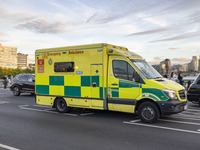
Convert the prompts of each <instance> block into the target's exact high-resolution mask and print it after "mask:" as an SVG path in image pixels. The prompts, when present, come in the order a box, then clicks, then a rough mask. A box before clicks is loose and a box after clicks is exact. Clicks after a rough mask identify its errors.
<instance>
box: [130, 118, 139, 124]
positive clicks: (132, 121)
mask: <svg viewBox="0 0 200 150" xmlns="http://www.w3.org/2000/svg"><path fill="white" fill-rule="evenodd" d="M138 121H140V119H137V120H133V121H130V122H133V123H135V122H138Z"/></svg>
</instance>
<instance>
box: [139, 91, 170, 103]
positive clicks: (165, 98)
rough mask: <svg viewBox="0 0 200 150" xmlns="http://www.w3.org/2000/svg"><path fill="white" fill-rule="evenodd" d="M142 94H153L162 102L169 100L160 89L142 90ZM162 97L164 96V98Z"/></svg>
mask: <svg viewBox="0 0 200 150" xmlns="http://www.w3.org/2000/svg"><path fill="white" fill-rule="evenodd" d="M142 93H151V94H153V95H155V96H157V97H159V98H160V100H162V101H166V100H168V99H169V98H168V97H167V96H166V95H165V94H164V93H163V92H162V91H161V90H159V89H142ZM161 96H164V97H163V98H162V97H161Z"/></svg>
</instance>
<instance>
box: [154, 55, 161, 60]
mask: <svg viewBox="0 0 200 150" xmlns="http://www.w3.org/2000/svg"><path fill="white" fill-rule="evenodd" d="M161 59H162V57H158V56H157V57H154V60H161Z"/></svg>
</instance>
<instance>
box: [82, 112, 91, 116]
mask: <svg viewBox="0 0 200 150" xmlns="http://www.w3.org/2000/svg"><path fill="white" fill-rule="evenodd" d="M93 114H94V113H84V114H80V115H81V116H88V115H93Z"/></svg>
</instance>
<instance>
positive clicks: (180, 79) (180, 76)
mask: <svg viewBox="0 0 200 150" xmlns="http://www.w3.org/2000/svg"><path fill="white" fill-rule="evenodd" d="M178 81H179V83H180V84H181V85H183V77H182V75H181V74H180V73H179V74H178Z"/></svg>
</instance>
